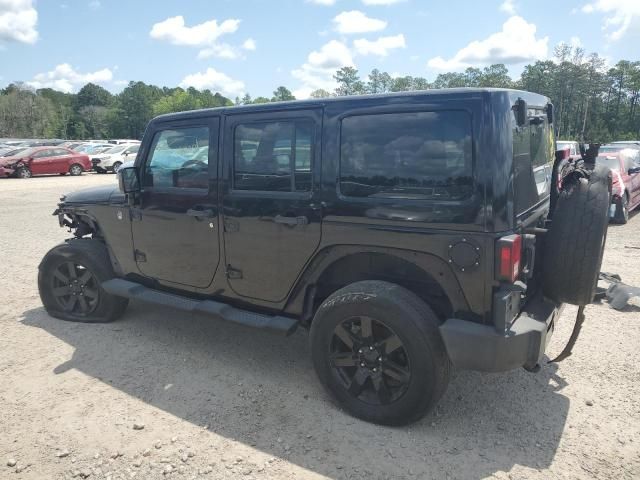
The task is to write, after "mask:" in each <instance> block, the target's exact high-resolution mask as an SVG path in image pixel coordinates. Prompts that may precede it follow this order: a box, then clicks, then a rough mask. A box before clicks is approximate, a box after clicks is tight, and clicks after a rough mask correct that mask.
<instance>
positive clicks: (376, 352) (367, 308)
mask: <svg viewBox="0 0 640 480" xmlns="http://www.w3.org/2000/svg"><path fill="white" fill-rule="evenodd" d="M438 325H439V322H438V318H437V317H436V315H435V313H434V312H433V310H431V308H430V307H429V306H428V305H427V304H426V303H425V302H423V301H422V300H421V299H420V298H419V297H418V296H417V295H415V294H414V293H412V292H410V291H409V290H407V289H405V288H403V287H400V286H398V285H395V284H392V283H388V282H382V281H373V280H367V281H362V282H356V283H353V284H351V285H348V286H346V287H344V288H342V289H340V290H338V291H336V292H334V293H333V294H332V295H330V296H329V297H328V298H327V299H326V300H325V301H324V302H323V303H322V305H321V306H320V308H319V309H318V311H317V312H316V314H315V317H314V319H313V322H312V324H311V332H310V339H309V340H310V346H311V355H312V360H313V364H314V367H315V370H316V373H317V375H318V377H319V379H320V381H321V383H322V384H323V386H324V387H325V388H326V389H327V391H328V392H329V393H330V394H331V396H332V397H333V398H334V399H335V400H336V401H337V402H338V403H339V404H340V405H341V406H342V407H344V408H345V410H347V411H348V412H349V413H350V414H351V415H353V416H355V417H358V418H361V419H363V420H366V421H370V422H374V423H379V424H384V425H403V424H407V423H410V422H413V421H416V420H418V419H419V418H421V417H422V416H424V415H425V414H426V413H427V412H429V411H430V410H431V409H432V408H433V407H434V406H435V405H436V403H437V402H438V400H439V399H440V397H441V396H442V394H443V393H444V391H445V390H446V388H447V385H448V383H449V375H450V368H451V363H450V360H449V357H448V356H447V352H446V350H445V347H444V344H443V342H442V338H441V336H440V332H439V330H438ZM376 367H377V368H376Z"/></svg>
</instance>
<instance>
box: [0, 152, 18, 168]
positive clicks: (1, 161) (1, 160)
mask: <svg viewBox="0 0 640 480" xmlns="http://www.w3.org/2000/svg"><path fill="white" fill-rule="evenodd" d="M22 158H23V157H21V156H20V155H18V156H15V157H0V166H2V167H6V166H7V165H13V164H14V163H17V162H19V161H20V160H22Z"/></svg>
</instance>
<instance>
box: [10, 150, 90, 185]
mask: <svg viewBox="0 0 640 480" xmlns="http://www.w3.org/2000/svg"><path fill="white" fill-rule="evenodd" d="M89 170H91V160H89V156H88V155H83V154H81V153H77V152H74V151H73V150H69V149H68V148H63V147H34V148H27V149H24V150H21V151H19V152H18V153H17V154H16V155H14V156H11V157H0V175H4V176H7V177H11V176H13V177H18V178H29V177H31V176H32V175H46V174H52V173H59V174H60V175H65V174H67V173H68V174H69V175H82V172H86V171H89Z"/></svg>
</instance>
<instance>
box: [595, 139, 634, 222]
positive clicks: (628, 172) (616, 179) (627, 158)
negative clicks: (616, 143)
mask: <svg viewBox="0 0 640 480" xmlns="http://www.w3.org/2000/svg"><path fill="white" fill-rule="evenodd" d="M596 162H597V163H599V164H601V165H604V166H606V167H608V168H610V169H611V171H612V172H613V188H612V192H613V195H612V199H611V208H610V210H609V217H610V218H611V221H612V222H614V223H622V224H624V223H627V221H628V220H629V212H631V211H632V210H633V209H635V208H636V207H637V206H638V205H640V150H631V149H624V150H620V151H618V152H615V153H604V154H602V153H601V154H600V155H599V156H598V158H597V159H596Z"/></svg>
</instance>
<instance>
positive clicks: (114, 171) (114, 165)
mask: <svg viewBox="0 0 640 480" xmlns="http://www.w3.org/2000/svg"><path fill="white" fill-rule="evenodd" d="M121 166H122V162H115V163H114V164H113V167H112V168H111V170H112V171H113V173H118V170H120V167H121Z"/></svg>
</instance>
